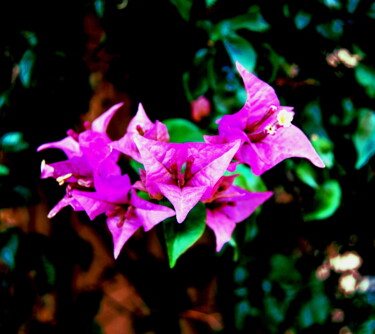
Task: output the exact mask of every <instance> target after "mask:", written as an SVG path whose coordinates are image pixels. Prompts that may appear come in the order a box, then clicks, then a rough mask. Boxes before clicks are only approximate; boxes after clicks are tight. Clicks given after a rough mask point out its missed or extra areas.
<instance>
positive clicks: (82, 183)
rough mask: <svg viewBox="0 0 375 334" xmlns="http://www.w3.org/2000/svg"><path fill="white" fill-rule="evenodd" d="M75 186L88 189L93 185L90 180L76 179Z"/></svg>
mask: <svg viewBox="0 0 375 334" xmlns="http://www.w3.org/2000/svg"><path fill="white" fill-rule="evenodd" d="M77 184H78V185H79V186H82V187H85V188H90V187H92V185H93V184H94V182H93V181H92V180H85V179H78V180H77Z"/></svg>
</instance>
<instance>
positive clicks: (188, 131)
mask: <svg viewBox="0 0 375 334" xmlns="http://www.w3.org/2000/svg"><path fill="white" fill-rule="evenodd" d="M163 123H164V124H165V125H166V126H167V128H168V133H169V137H170V142H171V143H187V142H204V140H203V131H202V130H201V129H200V128H199V127H198V126H196V125H195V124H194V123H193V122H191V121H189V120H187V119H183V118H169V119H167V120H165V121H163Z"/></svg>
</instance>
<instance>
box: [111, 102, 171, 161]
mask: <svg viewBox="0 0 375 334" xmlns="http://www.w3.org/2000/svg"><path fill="white" fill-rule="evenodd" d="M134 135H141V136H144V137H145V138H148V139H153V140H156V141H162V142H169V134H168V129H167V127H166V125H165V124H163V123H161V122H159V121H156V122H155V124H154V123H152V122H151V121H150V119H149V118H148V117H147V115H146V112H145V110H144V108H143V106H142V104H141V103H140V104H139V105H138V111H137V113H136V115H135V116H134V117H133V118H132V119H131V121H130V122H129V125H128V127H127V129H126V133H125V135H124V136H123V137H122V138H120V139H119V140H117V141H114V142H112V143H111V147H113V148H115V149H116V150H119V151H120V152H122V153H124V154H126V155H128V156H129V157H131V158H133V159H134V160H136V161H138V162H140V163H142V160H141V155H140V154H139V150H138V148H137V146H136V145H135V143H134V139H133V137H134Z"/></svg>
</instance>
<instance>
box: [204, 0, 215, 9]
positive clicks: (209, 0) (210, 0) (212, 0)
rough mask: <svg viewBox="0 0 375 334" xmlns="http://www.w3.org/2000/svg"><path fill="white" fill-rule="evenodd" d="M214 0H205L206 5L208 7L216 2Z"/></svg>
mask: <svg viewBox="0 0 375 334" xmlns="http://www.w3.org/2000/svg"><path fill="white" fill-rule="evenodd" d="M216 1H217V0H206V6H207V7H208V8H210V7H212V6H213V5H214V4H215V3H216Z"/></svg>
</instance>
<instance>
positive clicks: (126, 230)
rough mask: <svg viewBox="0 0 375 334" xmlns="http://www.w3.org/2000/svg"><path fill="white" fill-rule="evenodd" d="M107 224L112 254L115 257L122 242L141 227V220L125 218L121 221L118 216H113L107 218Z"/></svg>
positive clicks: (121, 246)
mask: <svg viewBox="0 0 375 334" xmlns="http://www.w3.org/2000/svg"><path fill="white" fill-rule="evenodd" d="M107 226H108V229H109V231H110V232H111V235H112V240H113V255H114V257H115V259H116V258H117V257H118V256H119V254H120V252H121V249H122V248H123V247H124V244H125V243H126V242H127V241H128V240H129V238H130V237H131V236H132V235H133V234H134V233H135V232H136V231H137V230H138V229H139V228H140V227H141V222H140V220H136V219H127V220H125V222H122V221H121V218H120V217H118V216H114V217H108V218H107Z"/></svg>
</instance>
